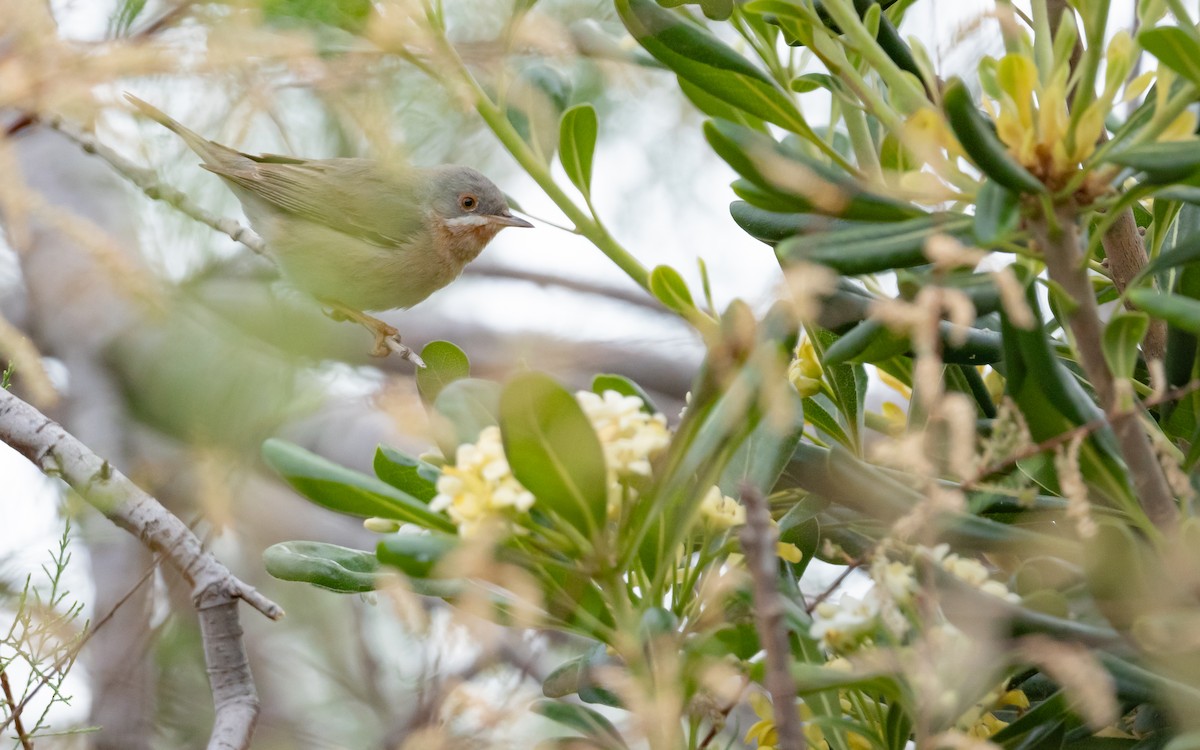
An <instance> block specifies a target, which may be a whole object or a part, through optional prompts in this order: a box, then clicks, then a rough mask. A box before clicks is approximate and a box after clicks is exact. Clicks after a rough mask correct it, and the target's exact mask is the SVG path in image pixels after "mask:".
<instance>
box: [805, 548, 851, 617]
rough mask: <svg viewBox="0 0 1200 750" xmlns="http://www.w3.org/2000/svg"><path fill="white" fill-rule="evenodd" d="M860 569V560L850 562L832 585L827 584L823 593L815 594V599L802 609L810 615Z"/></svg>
mask: <svg viewBox="0 0 1200 750" xmlns="http://www.w3.org/2000/svg"><path fill="white" fill-rule="evenodd" d="M860 567H862V560H852V561H851V562H850V564H848V565H847V566H846V569H845V570H843V571H842V572H841V573H839V574H838V577H837V578H835V579H833V583H831V584H829V586H828V587H827V588H826V589H825V590H824V591H822V592H821V593H820V594H817V596H816V598H814V599H813V600H812V601H811V602H809V603H808V605H806V606H805V607H804V611H805V612H806V613H807V614H810V615H811V614H812V613H813V611H814V610H815V609H816V608H817V607H819V606H821V602H823V601H825V600H826V599H828V598H829V597H831V596H833V592H835V591H837V590H838V588H839V587H840V586H841V585H842V584H843V583H844V582H845V581H846V579H847V578H849V577H850V574H851V573H853V572H854V571H856V570H858V569H859V568H860Z"/></svg>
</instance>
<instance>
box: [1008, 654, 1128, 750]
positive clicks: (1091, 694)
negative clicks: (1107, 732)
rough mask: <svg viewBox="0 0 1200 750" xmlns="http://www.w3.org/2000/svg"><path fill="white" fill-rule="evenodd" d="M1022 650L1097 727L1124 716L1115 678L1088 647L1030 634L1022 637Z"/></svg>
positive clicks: (1073, 705)
mask: <svg viewBox="0 0 1200 750" xmlns="http://www.w3.org/2000/svg"><path fill="white" fill-rule="evenodd" d="M1018 651H1019V653H1020V654H1021V658H1023V659H1025V660H1027V661H1029V662H1030V663H1032V664H1034V665H1036V666H1038V667H1039V668H1040V669H1042V671H1044V672H1045V673H1046V675H1047V676H1048V677H1050V679H1052V680H1054V681H1055V682H1057V683H1058V684H1059V685H1060V686H1062V689H1063V691H1064V692H1065V693H1066V695H1067V696H1068V697H1069V699H1070V701H1071V707H1072V709H1073V710H1074V711H1075V712H1076V713H1078V714H1079V716H1080V718H1082V719H1083V720H1084V722H1085V723H1086V724H1087V725H1088V726H1089V727H1090V728H1091V729H1092V730H1093V731H1100V730H1101V729H1104V728H1105V727H1107V726H1109V725H1111V724H1113V723H1114V722H1115V721H1116V720H1117V719H1118V718H1119V717H1120V708H1119V706H1118V705H1117V698H1116V685H1115V683H1114V682H1113V678H1112V676H1111V675H1110V674H1109V673H1108V672H1107V671H1106V670H1105V669H1104V667H1103V666H1102V665H1101V664H1100V662H1099V660H1097V658H1096V655H1095V654H1093V653H1092V652H1091V651H1089V650H1088V649H1087V648H1086V647H1084V646H1082V645H1080V644H1077V643H1068V642H1065V641H1058V640H1054V639H1053V638H1050V637H1048V636H1044V635H1030V636H1026V637H1024V638H1022V639H1021V640H1020V642H1019V643H1018Z"/></svg>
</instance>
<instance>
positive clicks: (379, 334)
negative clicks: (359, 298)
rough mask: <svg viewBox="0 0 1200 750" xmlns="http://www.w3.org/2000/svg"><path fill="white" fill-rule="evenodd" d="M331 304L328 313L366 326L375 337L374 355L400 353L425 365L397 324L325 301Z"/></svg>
mask: <svg viewBox="0 0 1200 750" xmlns="http://www.w3.org/2000/svg"><path fill="white" fill-rule="evenodd" d="M323 302H324V303H325V304H326V305H328V306H329V308H330V309H329V312H328V315H329V317H330V318H332V319H334V320H348V321H353V322H355V323H358V324H359V325H361V326H362V327H363V328H366V329H367V330H368V331H370V332H371V334H372V335H373V336H374V337H375V345H374V346H373V347H372V348H371V356H372V357H386V356H388V355H389V354H396V355H399V357H400V358H401V359H407V360H408V361H409V362H412V363H413V364H414V365H416V366H417V367H420V368H422V369H423V368H424V367H425V362H424V360H422V359H421V358H420V357H419V356H417V353H416V352H414V351H413V350H412V349H411V348H410V347H407V346H405V345H404V344H402V343H401V342H400V331H398V330H396V328H395V326H390V325H388V324H387V323H384V322H383V321H382V320H379V319H378V318H374V317H372V316H370V315H367V314H366V313H364V312H360V311H358V310H355V309H353V308H350V307H346V306H345V305H343V304H341V303H340V302H333V301H331V300H324V301H323Z"/></svg>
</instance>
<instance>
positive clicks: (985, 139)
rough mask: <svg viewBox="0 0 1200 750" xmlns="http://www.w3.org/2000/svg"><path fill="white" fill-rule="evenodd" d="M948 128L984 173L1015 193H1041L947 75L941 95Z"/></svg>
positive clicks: (956, 81)
mask: <svg viewBox="0 0 1200 750" xmlns="http://www.w3.org/2000/svg"><path fill="white" fill-rule="evenodd" d="M942 104H943V106H944V107H945V108H946V116H947V118H948V119H949V122H950V129H951V130H953V131H954V135H955V136H956V137H957V138H958V142H959V143H960V144H962V147H963V150H964V151H966V152H967V155H968V156H970V157H971V161H973V162H975V165H976V166H978V167H979V169H980V171H982V172H983V173H984V174H985V175H987V176H988V177H990V178H992V179H993V180H995V181H996V182H998V183H999V184H1001V185H1003V186H1004V187H1006V188H1008V189H1009V190H1012V191H1013V192H1015V193H1034V194H1039V193H1045V192H1046V186H1045V184H1043V183H1042V181H1041V180H1039V179H1038V178H1036V177H1034V176H1033V175H1032V174H1030V172H1029V170H1027V169H1025V167H1023V166H1022V165H1021V164H1020V162H1018V161H1017V160H1016V159H1014V158H1013V156H1012V155H1011V154H1009V153H1008V149H1006V148H1005V147H1004V144H1003V143H1001V142H1000V139H999V138H997V137H996V133H995V131H994V130H993V129H992V125H991V123H990V122H988V121H987V120H986V119H984V117H983V115H981V114H980V113H979V110H978V109H977V108H976V107H975V102H974V101H972V99H971V94H970V93H969V92H968V91H967V87H966V84H964V83H963V82H962V79H960V78H951V79H950V82H949V83H948V84H947V85H946V89H945V92H944V93H943V94H942Z"/></svg>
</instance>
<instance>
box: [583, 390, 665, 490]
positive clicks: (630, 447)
mask: <svg viewBox="0 0 1200 750" xmlns="http://www.w3.org/2000/svg"><path fill="white" fill-rule="evenodd" d="M575 399H576V400H577V401H578V402H579V405H580V407H582V408H583V413H584V414H586V415H587V417H588V419H589V420H590V421H591V423H592V426H593V427H595V428H596V434H597V435H598V436H599V437H600V444H601V445H602V446H603V448H604V458H605V461H606V462H607V463H608V468H609V469H610V470H611V471H614V472H616V474H617V476H618V477H621V478H624V477H629V476H634V475H636V476H643V477H648V476H650V459H652V458H653V457H654V456H656V455H658V454H659V453H661V452H662V451H663V450H665V449H666V447H667V445H668V444H669V443H670V442H671V433H670V432H668V431H667V419H666V417H664V416H663V415H661V414H648V413H646V411H645V410H644V409H643V408H642V407H643V405H644V404H643V403H642V400H641V399H640V398H638V397H637V396H625V395H623V394H620V393H617V392H616V391H605V392H604V393H603V394H595V393H592V392H591V391H579V392H578V393H576V394H575Z"/></svg>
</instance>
